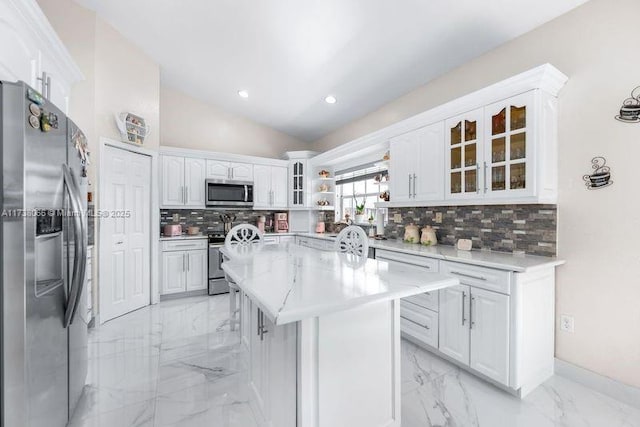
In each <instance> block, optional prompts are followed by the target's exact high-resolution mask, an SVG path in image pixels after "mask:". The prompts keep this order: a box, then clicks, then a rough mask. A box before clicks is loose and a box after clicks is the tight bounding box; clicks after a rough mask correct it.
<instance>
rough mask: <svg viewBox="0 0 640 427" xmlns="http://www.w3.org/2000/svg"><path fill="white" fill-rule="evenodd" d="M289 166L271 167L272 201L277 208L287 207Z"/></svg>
mask: <svg viewBox="0 0 640 427" xmlns="http://www.w3.org/2000/svg"><path fill="white" fill-rule="evenodd" d="M287 178H288V171H287V168H284V167H279V166H274V167H272V168H271V203H272V207H274V208H277V209H286V208H287V200H288V199H287V196H288V185H287Z"/></svg>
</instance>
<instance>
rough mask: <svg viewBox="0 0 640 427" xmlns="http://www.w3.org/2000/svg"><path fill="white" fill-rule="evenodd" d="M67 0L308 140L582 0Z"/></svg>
mask: <svg viewBox="0 0 640 427" xmlns="http://www.w3.org/2000/svg"><path fill="white" fill-rule="evenodd" d="M77 1H78V2H79V3H80V4H82V5H84V6H86V7H89V8H91V9H93V10H95V11H96V12H97V13H98V15H99V16H100V17H102V18H103V19H104V20H106V21H107V22H109V23H110V24H111V25H112V26H114V27H115V28H116V29H117V30H119V31H120V32H121V33H122V34H123V35H124V36H126V37H127V38H128V39H130V40H131V41H132V42H133V43H135V44H136V45H138V46H139V47H140V48H142V50H143V51H145V52H146V53H147V54H148V55H150V56H151V57H152V58H154V60H156V61H157V62H158V63H159V64H160V67H161V79H162V83H163V84H166V85H168V86H171V87H174V88H177V89H179V90H181V91H183V92H186V93H187V94H189V95H192V96H194V97H196V98H198V99H201V100H203V101H205V102H208V103H211V104H214V105H217V106H219V107H222V108H223V109H225V110H228V111H231V112H234V113H238V114H241V115H243V116H245V117H248V118H250V119H253V120H255V121H257V122H260V123H263V124H265V125H268V126H271V127H273V128H275V129H278V130H280V131H283V132H285V133H288V134H290V135H293V136H296V137H298V138H300V139H302V140H307V141H313V140H315V139H317V138H319V137H321V136H323V135H325V134H326V133H329V132H331V131H332V130H334V129H336V128H338V127H340V126H342V125H344V124H346V123H348V122H350V121H352V120H354V119H356V118H358V117H360V116H362V115H364V114H366V113H368V112H370V111H373V110H375V109H377V108H379V107H380V106H382V105H384V104H385V103H387V102H389V101H391V100H393V99H395V98H397V97H399V96H401V95H403V94H405V93H407V92H409V91H410V90H412V89H413V88H415V87H417V86H420V85H422V84H425V83H427V82H429V81H430V80H432V79H433V78H435V77H437V76H439V75H442V74H444V73H446V72H447V71H449V70H451V69H453V68H455V67H457V66H459V65H461V64H463V63H465V62H466V61H469V60H470V59H472V58H474V57H476V56H478V55H480V54H482V53H484V52H486V51H488V50H491V49H492V48H494V47H496V46H498V45H500V44H502V43H505V42H506V41H509V40H511V39H513V38H515V37H517V36H519V35H521V34H524V33H526V32H528V31H530V30H532V29H533V28H535V27H537V26H539V25H541V24H543V23H545V22H547V21H549V20H551V19H553V18H555V17H557V16H559V15H561V14H563V13H566V12H568V11H569V10H570V9H573V8H574V7H576V6H578V5H580V4H582V3H585V2H586V1H587V0H562V1H558V0H490V1H489V0H485V1H479V0H456V1H451V0H400V1H391V0H77ZM240 90H246V91H247V93H248V95H249V96H248V98H242V97H240V96H238V91H240ZM327 95H333V96H335V97H336V98H337V102H336V103H335V104H328V103H326V102H325V97H326V96H327Z"/></svg>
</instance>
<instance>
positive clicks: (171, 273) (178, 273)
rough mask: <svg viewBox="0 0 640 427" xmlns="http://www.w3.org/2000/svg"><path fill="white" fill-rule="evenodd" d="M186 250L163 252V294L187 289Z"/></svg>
mask: <svg viewBox="0 0 640 427" xmlns="http://www.w3.org/2000/svg"><path fill="white" fill-rule="evenodd" d="M185 272H186V265H185V259H184V252H182V251H176V252H163V253H162V290H161V294H162V295H168V294H175V293H177V292H184V291H185V290H186V289H187V276H186V274H185Z"/></svg>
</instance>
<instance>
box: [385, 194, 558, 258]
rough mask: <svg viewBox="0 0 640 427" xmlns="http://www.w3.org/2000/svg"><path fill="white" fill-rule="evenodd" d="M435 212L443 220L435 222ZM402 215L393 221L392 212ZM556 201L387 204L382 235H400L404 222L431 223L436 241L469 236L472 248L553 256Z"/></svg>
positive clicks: (454, 239)
mask: <svg viewBox="0 0 640 427" xmlns="http://www.w3.org/2000/svg"><path fill="white" fill-rule="evenodd" d="M437 213H441V214H442V223H436V222H435V217H436V214H437ZM396 214H399V215H400V216H401V220H400V222H398V223H396V222H394V216H395V215H396ZM557 222H558V221H557V206H556V205H495V206H441V207H433V208H431V207H419V208H389V222H388V224H387V226H386V227H385V235H386V236H387V238H390V239H397V238H402V237H403V236H404V226H405V225H408V224H411V223H414V224H416V225H418V226H420V227H422V226H425V225H431V226H432V227H433V228H434V229H435V230H436V233H437V235H438V243H440V244H445V245H455V244H456V242H457V240H458V239H471V240H472V241H473V247H474V249H490V250H493V251H501V252H513V253H527V254H532V255H542V256H555V255H556V251H557Z"/></svg>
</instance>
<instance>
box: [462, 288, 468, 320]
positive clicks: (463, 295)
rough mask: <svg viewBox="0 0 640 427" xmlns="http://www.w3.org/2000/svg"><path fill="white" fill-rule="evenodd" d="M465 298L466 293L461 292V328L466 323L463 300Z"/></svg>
mask: <svg viewBox="0 0 640 427" xmlns="http://www.w3.org/2000/svg"><path fill="white" fill-rule="evenodd" d="M466 298H467V293H466V292H464V291H462V326H464V322H466V321H467V319H465V318H464V300H465V299H466Z"/></svg>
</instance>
